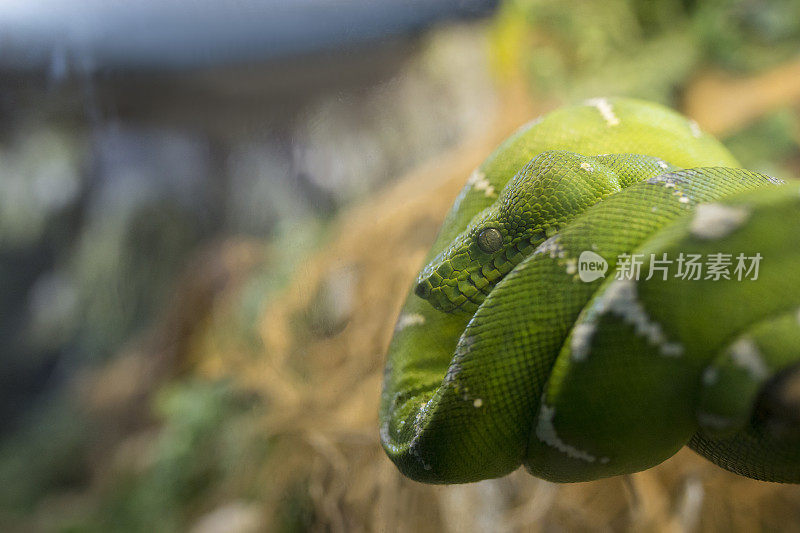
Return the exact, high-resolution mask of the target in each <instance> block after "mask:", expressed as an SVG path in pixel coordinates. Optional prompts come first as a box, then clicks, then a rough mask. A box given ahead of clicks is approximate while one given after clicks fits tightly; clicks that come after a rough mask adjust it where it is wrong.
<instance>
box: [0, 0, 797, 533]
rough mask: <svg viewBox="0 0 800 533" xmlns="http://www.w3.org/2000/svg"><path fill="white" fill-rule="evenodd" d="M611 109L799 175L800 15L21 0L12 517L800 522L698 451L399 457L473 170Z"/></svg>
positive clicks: (290, 522)
mask: <svg viewBox="0 0 800 533" xmlns="http://www.w3.org/2000/svg"><path fill="white" fill-rule="evenodd" d="M612 95H620V96H621V95H626V96H636V97H641V98H647V99H651V100H655V101H659V102H662V103H664V104H667V105H670V106H672V107H675V108H677V109H679V110H681V111H682V112H684V113H686V114H688V115H689V116H691V117H692V118H694V119H695V120H696V121H697V122H698V123H699V125H700V127H701V128H703V129H704V130H706V131H708V132H710V133H712V134H714V135H717V136H718V137H719V138H721V139H722V140H723V141H724V142H725V144H726V145H727V146H728V147H729V148H730V149H731V150H732V151H733V152H734V154H735V155H736V156H737V157H738V158H739V159H740V161H741V162H742V164H743V166H744V167H746V168H750V169H752V170H758V171H762V172H767V173H769V174H772V175H774V176H778V177H784V178H791V177H795V178H797V177H800V3H798V2H796V1H795V0H776V1H769V2H768V1H766V0H730V1H723V0H715V1H707V2H700V1H693V0H665V1H662V2H649V1H646V0H640V1H636V0H607V1H606V2H593V1H591V0H565V1H561V2H556V1H553V0H501V1H498V0H425V1H423V0H405V1H401V0H385V1H383V2H373V1H370V0H293V1H291V2H288V1H285V2H282V1H280V0H263V1H260V2H258V1H256V0H228V1H226V2H213V1H211V0H196V1H193V2H186V1H179V0H162V1H159V2H155V1H143V2H138V3H131V2H122V1H121V0H72V1H70V2H67V1H65V0H42V1H40V2H29V1H27V0H6V1H5V2H2V3H0V364H1V366H2V369H3V370H2V372H0V480H2V483H0V529H2V530H3V531H76V532H77V531H89V532H93V531H165V532H169V531H193V532H202V533H213V532H243V533H244V532H257V531H306V530H311V531H454V532H455V531H458V532H468V531H562V530H564V531H584V530H591V531H627V530H645V531H649V530H652V531H662V530H670V531H716V530H719V529H728V530H736V531H739V530H742V531H744V530H748V531H749V530H761V529H766V530H773V529H781V530H797V531H800V490H798V488H796V487H793V486H780V485H776V484H768V483H759V482H755V481H751V480H747V479H743V478H739V477H736V476H734V475H732V474H728V473H727V472H724V471H722V470H720V469H718V468H716V467H714V466H713V465H711V464H710V463H707V462H704V461H703V460H701V459H699V458H698V457H696V456H695V455H694V454H693V453H692V452H690V451H687V450H684V451H682V452H681V453H680V454H678V455H677V456H676V457H674V458H673V459H670V460H669V461H667V462H666V463H664V464H662V465H660V466H659V467H657V468H655V469H653V470H650V471H648V472H644V473H640V474H636V475H634V476H630V477H629V478H626V479H620V478H618V479H611V480H604V481H599V482H593V483H583V484H574V485H564V486H559V485H554V484H551V483H547V482H544V481H540V480H536V479H534V478H532V477H530V476H528V475H527V474H525V473H523V472H517V473H515V474H513V475H511V476H508V477H507V478H504V479H500V480H491V481H486V482H481V483H477V484H472V485H465V486H453V487H430V486H424V485H420V484H416V483H413V482H410V481H408V480H405V479H403V478H402V477H401V476H400V475H399V474H398V473H397V472H396V470H395V469H394V467H393V466H392V465H391V463H390V462H389V460H388V459H386V458H385V457H384V455H383V453H382V451H381V450H380V446H379V443H378V434H377V405H378V398H379V394H380V381H381V375H382V368H383V364H384V357H385V355H384V354H385V350H386V347H387V345H388V341H389V338H390V337H391V332H392V327H393V324H394V320H395V318H396V315H397V312H398V311H399V308H400V305H401V303H402V300H403V298H404V296H405V292H406V290H407V289H408V286H409V284H410V282H411V280H412V279H413V277H414V275H415V273H416V272H417V270H418V269H419V267H420V263H421V261H422V258H423V256H424V255H425V252H426V251H427V249H428V247H429V246H430V244H431V243H432V241H433V238H434V237H435V233H436V230H437V228H438V226H439V224H440V222H441V220H442V217H443V215H444V213H445V211H446V210H447V208H448V207H449V206H450V204H451V203H452V200H453V199H454V197H455V195H456V193H457V191H458V189H459V188H460V186H461V185H463V183H464V181H465V180H466V177H467V176H468V175H469V172H470V171H471V170H472V168H474V167H475V166H477V165H478V164H479V163H480V162H481V161H482V160H483V158H485V157H486V156H487V155H488V154H489V153H490V152H491V151H492V150H493V149H494V147H495V146H496V145H497V144H498V143H499V142H500V141H502V140H503V139H504V138H505V137H507V136H508V135H509V134H510V133H512V132H513V131H514V130H515V129H516V128H517V127H519V126H520V125H522V124H523V123H525V122H527V121H529V120H531V119H532V118H534V117H536V116H537V115H539V114H540V113H543V112H546V111H548V110H550V109H552V108H554V107H557V106H559V105H561V104H564V103H570V102H575V101H579V100H581V99H584V98H588V97H594V96H612Z"/></svg>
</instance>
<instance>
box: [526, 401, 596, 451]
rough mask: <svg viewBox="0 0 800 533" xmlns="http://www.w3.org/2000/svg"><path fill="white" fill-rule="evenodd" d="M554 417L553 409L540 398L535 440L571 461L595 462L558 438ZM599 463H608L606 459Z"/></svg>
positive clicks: (554, 410) (554, 411)
mask: <svg viewBox="0 0 800 533" xmlns="http://www.w3.org/2000/svg"><path fill="white" fill-rule="evenodd" d="M555 416H556V409H555V407H548V406H547V404H546V403H544V397H542V404H541V406H540V407H539V421H538V422H537V423H536V438H537V439H539V440H540V441H541V442H544V443H545V444H547V445H548V446H552V447H553V448H555V449H556V450H558V451H560V452H562V453H565V454H567V456H569V457H572V458H573V459H580V460H582V461H586V462H587V463H593V462H595V461H597V457H596V456H594V455H592V454H590V453H589V452H586V451H583V450H581V449H578V448H576V447H575V446H571V445H569V444H567V443H565V442H564V441H563V440H561V439H560V438H559V437H558V434H557V433H556V427H555V425H553V418H555ZM600 462H601V463H603V464H605V463H607V462H608V458H606V457H601V458H600Z"/></svg>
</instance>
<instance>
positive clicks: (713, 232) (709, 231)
mask: <svg viewBox="0 0 800 533" xmlns="http://www.w3.org/2000/svg"><path fill="white" fill-rule="evenodd" d="M749 214H750V213H749V212H748V211H747V209H746V208H744V207H737V206H729V205H722V204H700V205H698V206H697V209H696V210H695V214H694V218H693V219H692V223H691V225H690V226H689V229H690V231H691V232H692V235H694V236H695V237H697V238H699V239H720V238H722V237H725V236H726V235H729V234H730V233H731V232H733V231H734V230H735V229H736V228H738V227H739V226H741V225H742V223H743V222H744V221H745V220H747V217H748V215H749Z"/></svg>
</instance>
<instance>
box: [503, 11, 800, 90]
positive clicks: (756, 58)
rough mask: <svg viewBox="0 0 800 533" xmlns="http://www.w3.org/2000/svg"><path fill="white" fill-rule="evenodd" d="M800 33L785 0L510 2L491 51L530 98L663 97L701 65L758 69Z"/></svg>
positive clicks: (797, 16)
mask: <svg viewBox="0 0 800 533" xmlns="http://www.w3.org/2000/svg"><path fill="white" fill-rule="evenodd" d="M799 39H800V3H797V2H794V1H792V0H781V1H779V2H766V1H746V0H736V1H723V0H716V1H711V2H695V1H691V0H667V1H663V2H653V1H647V0H609V1H607V2H593V1H591V0H567V1H563V2H554V1H552V0H509V1H507V2H505V3H504V4H503V7H502V9H501V12H500V14H499V16H498V18H497V21H496V24H495V32H494V56H495V60H496V63H497V64H498V66H499V68H500V71H501V73H503V74H505V75H509V74H510V75H512V76H513V75H520V74H521V76H522V78H523V80H524V81H525V82H526V83H527V84H528V85H529V86H530V87H531V89H532V90H533V92H534V93H535V94H537V95H542V94H547V95H553V96H557V97H560V98H563V99H565V100H571V99H575V98H581V97H586V96H591V95H596V94H598V93H603V94H607V95H618V96H622V95H626V96H636V97H643V98H649V99H655V100H658V101H661V102H670V101H672V100H674V95H675V94H676V93H677V92H679V91H680V89H681V88H682V87H683V85H684V84H685V82H686V80H687V79H688V78H689V77H690V76H691V75H692V73H693V72H694V71H695V69H697V68H698V67H700V66H701V65H707V64H717V65H719V66H721V67H724V68H728V69H736V70H741V71H750V70H757V69H760V68H765V67H768V66H772V65H775V64H777V63H779V62H781V61H785V60H787V59H789V58H791V57H793V56H794V55H796V54H797V53H798V48H797V42H798V40H799Z"/></svg>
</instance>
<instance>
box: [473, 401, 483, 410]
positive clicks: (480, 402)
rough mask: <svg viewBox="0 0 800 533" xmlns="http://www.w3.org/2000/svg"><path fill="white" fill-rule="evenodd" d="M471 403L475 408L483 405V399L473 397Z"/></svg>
mask: <svg viewBox="0 0 800 533" xmlns="http://www.w3.org/2000/svg"><path fill="white" fill-rule="evenodd" d="M472 405H473V406H475V408H476V409H480V408H481V407H483V400H481V399H480V398H475V401H474V402H472Z"/></svg>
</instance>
